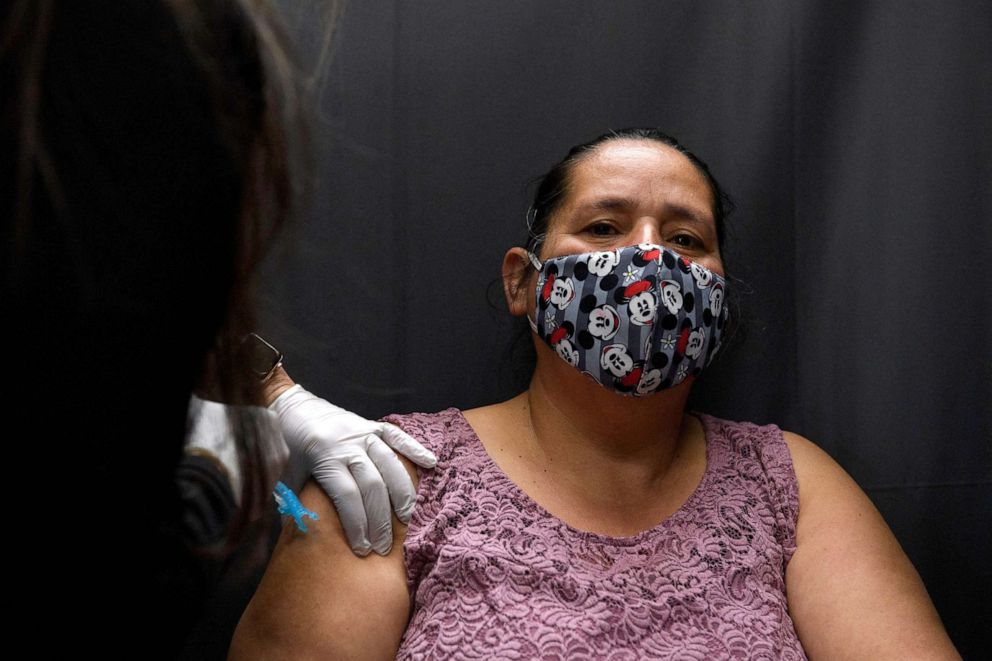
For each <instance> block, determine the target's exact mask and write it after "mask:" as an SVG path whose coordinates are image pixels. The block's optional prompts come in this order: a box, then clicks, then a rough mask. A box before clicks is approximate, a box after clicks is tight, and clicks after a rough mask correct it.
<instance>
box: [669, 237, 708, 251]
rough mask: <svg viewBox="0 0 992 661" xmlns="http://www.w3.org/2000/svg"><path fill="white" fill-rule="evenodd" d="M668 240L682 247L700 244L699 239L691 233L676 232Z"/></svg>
mask: <svg viewBox="0 0 992 661" xmlns="http://www.w3.org/2000/svg"><path fill="white" fill-rule="evenodd" d="M668 242H669V243H674V244H675V245H677V246H680V247H682V248H699V247H700V246H701V245H702V243H701V242H700V240H699V239H697V238H696V237H694V236H693V235H691V234H676V235H675V236H673V237H672V238H670V239H669V240H668Z"/></svg>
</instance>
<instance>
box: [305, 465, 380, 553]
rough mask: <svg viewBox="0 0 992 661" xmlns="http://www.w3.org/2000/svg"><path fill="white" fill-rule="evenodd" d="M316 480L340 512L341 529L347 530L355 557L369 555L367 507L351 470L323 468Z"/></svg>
mask: <svg viewBox="0 0 992 661" xmlns="http://www.w3.org/2000/svg"><path fill="white" fill-rule="evenodd" d="M314 477H315V478H316V479H317V482H318V483H319V484H320V486H321V488H322V489H323V490H324V491H325V492H327V495H328V496H329V497H330V499H331V502H332V503H334V509H336V510H337V512H338V518H339V519H340V520H341V527H342V528H344V534H345V537H347V538H348V546H350V547H351V550H352V551H354V553H355V555H358V556H362V557H364V556H367V555H368V554H369V551H371V550H372V545H371V544H370V543H369V524H368V519H367V518H366V515H365V505H364V504H363V503H362V492H361V489H360V488H359V486H358V483H357V482H356V481H355V478H354V477H352V474H351V471H349V470H348V469H347V468H346V467H345V466H343V465H337V466H335V467H333V468H331V469H327V468H320V469H318V470H317V471H316V472H315V474H314Z"/></svg>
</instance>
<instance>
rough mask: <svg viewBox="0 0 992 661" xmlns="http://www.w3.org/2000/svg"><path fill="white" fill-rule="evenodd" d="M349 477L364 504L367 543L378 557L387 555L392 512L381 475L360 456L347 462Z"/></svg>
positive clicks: (390, 545)
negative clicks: (367, 532) (354, 483)
mask: <svg viewBox="0 0 992 661" xmlns="http://www.w3.org/2000/svg"><path fill="white" fill-rule="evenodd" d="M348 469H349V470H350V471H351V476H352V477H353V478H355V482H356V483H357V484H358V490H359V491H360V492H361V494H362V501H363V502H364V503H365V515H366V519H367V520H368V531H369V541H370V542H371V543H372V550H373V551H375V552H376V553H378V554H380V555H385V554H387V553H389V549H391V548H392V547H393V521H392V518H393V512H392V510H391V509H390V508H389V493H388V492H387V491H386V483H385V482H383V481H382V475H380V474H379V470H378V469H377V468H376V466H375V464H374V463H372V460H371V459H369V457H368V456H366V455H361V456H358V457H355V458H354V459H351V460H350V461H349V462H348Z"/></svg>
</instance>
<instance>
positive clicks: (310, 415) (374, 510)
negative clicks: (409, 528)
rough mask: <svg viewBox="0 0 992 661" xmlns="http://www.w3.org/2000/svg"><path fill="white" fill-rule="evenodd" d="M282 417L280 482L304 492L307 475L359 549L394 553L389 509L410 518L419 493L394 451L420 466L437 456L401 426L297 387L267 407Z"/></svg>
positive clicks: (432, 462)
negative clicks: (284, 454) (284, 457)
mask: <svg viewBox="0 0 992 661" xmlns="http://www.w3.org/2000/svg"><path fill="white" fill-rule="evenodd" d="M269 409H270V410H272V411H274V412H275V413H276V415H277V416H278V418H279V426H280V428H281V429H282V434H283V437H284V438H285V439H286V445H288V446H289V466H288V468H287V473H286V475H285V479H283V482H285V483H286V484H288V485H289V486H290V488H292V489H294V490H297V491H298V490H299V489H300V487H301V486H302V485H303V482H304V481H305V480H306V478H307V477H308V476H309V475H313V477H314V479H316V480H317V482H318V483H320V486H321V487H323V489H324V491H326V492H327V495H328V496H330V498H331V501H332V502H333V503H334V507H335V509H336V510H337V512H338V517H339V518H340V519H341V525H342V526H343V527H344V532H345V535H346V536H347V537H348V544H349V545H350V546H351V548H352V550H353V551H354V552H355V553H356V554H357V555H363V556H364V555H368V553H369V551H370V550H373V551H375V552H376V553H379V554H383V555H384V554H386V553H389V550H390V548H392V545H393V532H392V517H391V511H390V503H392V511H395V512H396V518H398V519H399V520H400V521H402V522H404V523H407V522H408V521H409V520H410V515H411V514H412V513H413V505H414V502H415V501H416V492H415V491H414V488H413V482H412V481H411V480H410V476H409V475H408V474H407V472H406V469H405V468H404V467H403V464H402V463H401V462H400V460H399V459H398V458H397V457H396V455H395V454H393V452H392V451H391V450H390V448H392V449H393V450H395V451H396V452H398V453H400V454H402V455H403V456H405V457H406V458H407V459H409V460H410V461H412V462H413V463H415V464H417V465H418V466H421V467H423V468H433V467H434V465H435V464H436V463H437V458H436V457H435V456H434V455H433V453H431V452H430V451H429V450H427V449H426V448H424V447H423V446H422V445H421V444H420V443H418V442H417V441H415V440H414V439H413V438H412V437H410V436H409V435H407V434H406V433H405V432H403V431H402V430H401V429H400V428H399V427H396V426H395V425H391V424H389V423H385V422H374V421H372V420H366V419H365V418H362V417H361V416H358V415H355V414H354V413H349V412H348V411H345V410H344V409H342V408H340V407H337V406H334V405H333V404H331V403H330V402H328V401H326V400H323V399H321V398H320V397H317V396H316V395H314V394H312V393H309V392H307V391H306V390H304V389H303V387H302V386H300V385H294V386H293V387H292V388H290V389H289V390H287V391H285V392H284V393H282V394H281V395H279V397H277V398H276V400H275V401H274V402H272V404H271V405H270V406H269Z"/></svg>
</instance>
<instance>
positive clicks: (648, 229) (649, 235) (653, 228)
mask: <svg viewBox="0 0 992 661" xmlns="http://www.w3.org/2000/svg"><path fill="white" fill-rule="evenodd" d="M631 238H633V239H634V241H633V243H654V244H661V228H660V227H658V223H657V222H655V221H654V220H648V219H645V220H643V221H641V222H639V223H638V224H637V226H636V227H635V228H634V232H633V236H632V237H631Z"/></svg>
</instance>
